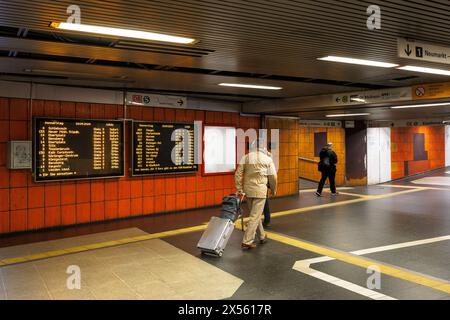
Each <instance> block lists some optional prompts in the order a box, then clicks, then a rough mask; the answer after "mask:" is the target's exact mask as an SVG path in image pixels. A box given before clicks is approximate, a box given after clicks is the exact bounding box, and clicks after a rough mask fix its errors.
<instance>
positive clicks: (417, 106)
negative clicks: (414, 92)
mask: <svg viewBox="0 0 450 320" xmlns="http://www.w3.org/2000/svg"><path fill="white" fill-rule="evenodd" d="M439 106H450V102H442V103H426V104H409V105H408V104H407V105H404V106H394V107H391V109H408V108H425V107H439Z"/></svg>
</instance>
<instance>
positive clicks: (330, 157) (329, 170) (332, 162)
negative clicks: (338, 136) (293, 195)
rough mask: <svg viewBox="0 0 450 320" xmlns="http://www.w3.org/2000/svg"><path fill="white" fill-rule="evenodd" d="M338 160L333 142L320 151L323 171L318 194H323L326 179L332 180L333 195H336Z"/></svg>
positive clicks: (320, 166) (321, 169)
mask: <svg viewBox="0 0 450 320" xmlns="http://www.w3.org/2000/svg"><path fill="white" fill-rule="evenodd" d="M337 162H338V159H337V155H336V153H335V152H334V151H333V144H332V143H331V142H329V143H327V145H326V146H325V147H323V148H322V150H321V151H320V162H319V168H318V169H319V171H320V172H322V178H321V179H320V182H319V186H318V188H317V191H316V196H318V197H321V196H322V190H323V186H324V185H325V181H327V179H328V180H330V190H331V195H332V196H336V195H337V194H338V193H337V192H336V163H337Z"/></svg>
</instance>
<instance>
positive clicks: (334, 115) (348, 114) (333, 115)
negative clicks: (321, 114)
mask: <svg viewBox="0 0 450 320" xmlns="http://www.w3.org/2000/svg"><path fill="white" fill-rule="evenodd" d="M357 116H370V113H342V114H327V116H326V117H327V118H339V117H357Z"/></svg>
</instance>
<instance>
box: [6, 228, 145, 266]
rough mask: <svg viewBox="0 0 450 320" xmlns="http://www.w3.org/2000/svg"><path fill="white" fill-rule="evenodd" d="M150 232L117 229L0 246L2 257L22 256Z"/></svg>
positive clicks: (135, 229) (134, 229)
mask: <svg viewBox="0 0 450 320" xmlns="http://www.w3.org/2000/svg"><path fill="white" fill-rule="evenodd" d="M146 234H148V233H146V232H144V231H142V230H140V229H138V228H128V229H122V230H116V231H108V232H102V233H96V234H89V235H83V236H77V237H71V238H65V239H57V240H50V241H44V242H37V243H31V244H24V245H18V246H12V247H5V248H0V259H3V258H12V257H20V256H25V255H29V254H34V253H40V252H45V251H52V250H58V249H65V248H72V247H77V246H83V245H87V244H92V243H99V242H106V241H112V240H120V239H123V238H128V237H134V236H141V235H146Z"/></svg>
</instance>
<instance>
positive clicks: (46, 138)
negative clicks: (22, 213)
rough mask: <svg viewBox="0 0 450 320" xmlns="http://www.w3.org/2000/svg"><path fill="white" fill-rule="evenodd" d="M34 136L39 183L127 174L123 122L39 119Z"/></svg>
mask: <svg viewBox="0 0 450 320" xmlns="http://www.w3.org/2000/svg"><path fill="white" fill-rule="evenodd" d="M33 137H34V149H33V159H34V163H33V164H34V179H35V181H55V180H67V179H88V178H105V177H120V176H123V175H124V156H123V154H124V152H123V122H122V121H117V120H87V119H49V118H35V119H34V131H33Z"/></svg>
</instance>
